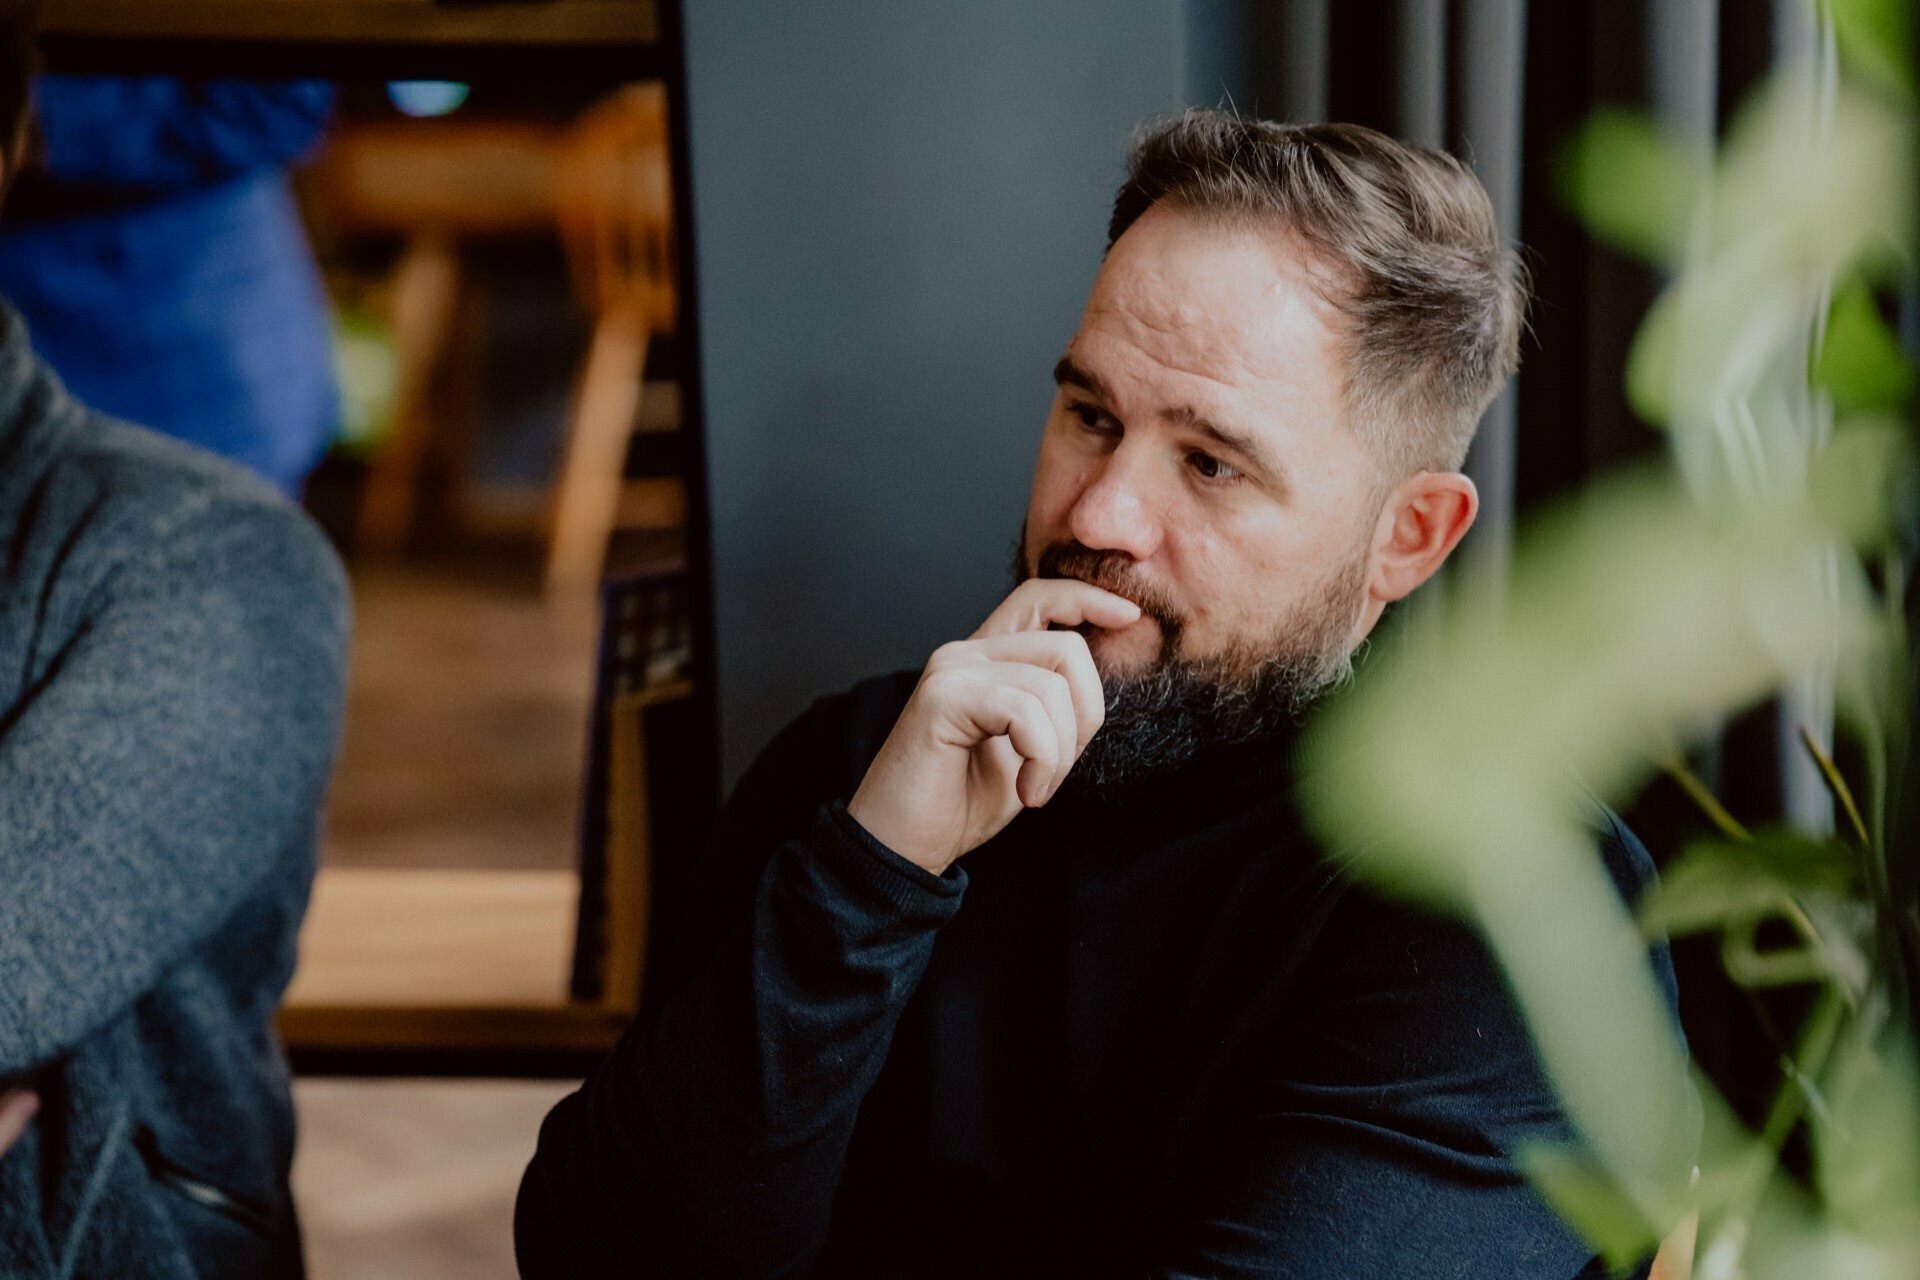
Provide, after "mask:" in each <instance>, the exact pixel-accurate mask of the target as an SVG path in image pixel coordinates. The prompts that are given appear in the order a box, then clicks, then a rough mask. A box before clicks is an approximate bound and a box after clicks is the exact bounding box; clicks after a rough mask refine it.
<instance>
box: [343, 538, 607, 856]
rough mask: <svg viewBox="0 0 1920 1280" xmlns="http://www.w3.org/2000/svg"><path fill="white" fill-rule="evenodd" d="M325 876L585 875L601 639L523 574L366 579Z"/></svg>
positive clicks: (359, 577)
mask: <svg viewBox="0 0 1920 1280" xmlns="http://www.w3.org/2000/svg"><path fill="white" fill-rule="evenodd" d="M353 584H354V609H355V619H354V631H353V667H352V675H351V677H350V682H349V686H348V693H347V725H346V737H345V741H344V743H343V744H342V748H341V754H340V764H339V768H338V770H337V771H336V773H335V775H334V784H333V792H332V797H331V800H330V802H329V806H328V811H327V828H328V830H327V845H326V859H325V863H326V865H327V866H329V867H368V866H377V867H486V868H494V869H519V870H534V869H547V870H565V869H567V868H570V867H572V866H573V865H574V863H573V858H574V840H575V828H576V822H577V815H578V813H579V803H580V777H581V769H582V766H583V761H584V758H585V752H586V716H587V706H588V702H589V700H590V698H591V695H592V680H593V649H594V642H595V637H596V633H597V628H598V619H597V618H596V617H595V608H596V605H595V602H594V601H593V599H591V598H581V597H571V598H554V599H550V598H547V597H545V596H543V595H541V594H540V593H539V591H538V590H537V589H536V587H535V585H534V584H533V583H532V582H531V581H530V580H529V579H528V576H527V574H526V573H525V571H524V569H523V568H520V567H518V566H511V567H503V568H498V569H489V567H488V566H487V565H485V564H475V563H472V562H467V561H463V562H459V563H450V564H445V565H440V566H437V567H410V568H401V567H394V568H367V567H359V566H356V567H355V569H354V571H353Z"/></svg>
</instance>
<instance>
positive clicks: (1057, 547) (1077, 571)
mask: <svg viewBox="0 0 1920 1280" xmlns="http://www.w3.org/2000/svg"><path fill="white" fill-rule="evenodd" d="M1033 575H1034V577H1036V578H1075V579H1078V580H1079V581H1081V582H1085V583H1090V584H1092V585H1093V586H1096V587H1099V588H1100V589H1101V590H1103V591H1111V592H1113V594H1115V595H1117V596H1124V597H1126V598H1127V599H1129V600H1131V601H1133V602H1134V603H1135V604H1137V605H1139V606H1140V612H1141V613H1144V614H1145V615H1147V616H1148V617H1149V618H1152V619H1153V620H1154V621H1155V622H1157V623H1159V624H1160V630H1161V634H1162V635H1163V636H1164V637H1165V638H1166V639H1167V640H1168V641H1174V640H1177V639H1178V637H1179V634H1180V630H1181V627H1182V625H1183V623H1184V621H1185V619H1184V615H1183V614H1182V613H1181V611H1180V609H1179V607H1178V606H1177V605H1175V604H1174V602H1173V600H1172V599H1171V598H1170V597H1168V595H1167V594H1166V592H1164V591H1162V590H1160V588H1158V587H1156V586H1155V585H1154V584H1153V583H1151V582H1149V581H1147V580H1146V578H1145V577H1144V576H1142V574H1141V573H1140V570H1139V568H1138V567H1137V566H1135V564H1134V563H1133V560H1132V558H1131V557H1129V556H1126V555H1123V554H1122V553H1120V552H1118V551H1095V550H1094V549H1093V548H1092V547H1089V546H1087V545H1085V544H1084V543H1081V542H1073V541H1068V542H1054V543H1049V544H1048V545H1047V546H1045V547H1042V548H1041V550H1040V554H1039V555H1038V556H1037V557H1035V564H1034V569H1033Z"/></svg>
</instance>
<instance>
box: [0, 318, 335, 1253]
mask: <svg viewBox="0 0 1920 1280" xmlns="http://www.w3.org/2000/svg"><path fill="white" fill-rule="evenodd" d="M346 609H347V601H346V590H345V581H344V578H343V576H342V574H341V572H340V566H339V562H338V561H337V560H336V559H335V557H334V555H333V553H332V551H331V549H330V548H329V547H328V545H327V542H326V539H325V538H324V537H323V536H322V535H321V534H320V532H319V530H318V529H316V528H315V527H314V525H313V523H312V522H311V521H310V520H308V519H307V518H306V517H305V516H303V515H302V514H301V513H300V511H299V510H298V509H297V508H295V507H293V506H292V505H291V504H289V503H288V502H287V501H285V499H283V498H282V497H280V496H279V495H278V494H276V493H274V492H273V490H272V489H270V488H269V487H268V486H267V485H266V484H265V483H263V482H262V481H260V480H258V479H256V478H255V477H253V476H250V475H248V474H246V473H245V472H243V471H242V470H241V469H240V468H238V467H236V466H233V465H232V464H230V463H226V462H223V461H221V460H220V459H218V458H214V457H211V456H209V455H207V454H205V453H202V452H200V451H198V450H195V449H191V448H189V447H187V446H185V445H182V444H180V443H178V442H176V441H173V440H168V439H165V438H164V437H161V436H159V435H155V434H153V433H152V432H148V431H142V430H139V429H138V428H134V427H130V426H127V425H124V424H122V423H118V422H113V421H111V420H109V419H106V418H104V417H101V416H99V415H97V414H93V413H90V412H88V411H87V410H86V409H84V408H82V407H81V406H79V405H78V404H76V403H74V401H73V400H72V399H71V398H70V397H68V396H67V395H66V394H65V393H64V392H63V391H62V390H61V388H60V386H59V383H58V381H57V380H56V379H55V378H54V377H53V376H52V375H51V374H49V373H48V372H47V371H46V369H45V367H44V366H43V365H41V364H40V363H39V362H38V361H36V360H35V359H34V357H33V355H32V353H31V352H30V351H29V349H28V339H27V335H26V333H25V331H24V330H23V328H22V327H21V324H20V321H19V318H18V317H17V316H15V315H13V314H12V313H11V312H8V311H6V310H5V309H4V308H3V307H0V886H4V890H3V891H0V1086H10V1085H12V1084H15V1083H24V1084H27V1085H29V1086H31V1087H32V1088H33V1089H34V1090H35V1091H36V1092H38V1093H39V1095H40V1097H41V1099H42V1106H41V1111H40V1115H39V1117H38V1118H37V1119H36V1120H35V1122H34V1123H33V1124H32V1125H31V1126H30V1127H29V1128H28V1130H27V1132H26V1134H25V1135H24V1136H23V1137H22V1138H21V1140H20V1141H19V1142H18V1143H16V1144H15V1145H14V1146H13V1147H12V1148H10V1149H9V1150H8V1151H7V1152H6V1153H5V1155H4V1156H0V1276H5V1277H16V1276H18V1277H27V1276H33V1277H53V1278H56V1280H64V1278H66V1277H74V1278H76V1280H78V1278H80V1277H101V1278H104V1277H135V1276H138V1277H143V1278H146V1280H216V1278H218V1280H242V1278H243V1277H244V1278H246V1280H258V1278H261V1277H266V1278H270V1280H293V1278H294V1277H297V1276H298V1275H299V1274H300V1258H299V1244H298V1233H297V1230H296V1228H295V1226H294V1218H293V1211H292V1206H291V1203H290V1196H289V1193H288V1190H287V1177H288V1170H289V1167H290V1165H291V1161H292V1152H293V1107H292V1100H291V1097H290V1094H289V1087H288V1078H287V1070H286V1064H285V1061H284V1060H283V1058H282V1056H281V1053H280V1048H279V1042H278V1040H277V1038H276V1036H275V1033H274V1013H275V1009H276V1006H277V1005H278V1003H279V1000H280V996H281V993H282V992H283V991H284V990H285V989H286V985H287V982H288V980H289V978H290V977H291V975H292V972H293V963H294V943H295V938H296V935H297V932H298V929H299V924H300V918H301V915H302V913H303V911H304V910H305V907H306V902H307V893H308V888H309V885H310V883H311V881H312V876H313V869H314V860H315V855H316V847H317V843H318V830H319V809H320V802H321V798H322V794H323V792H324V789H325V786H326V780H327V775H328V772H329V769H330V767H331V762H332V758H333V753H334V749H335V746H336V742H337V737H338V731H339V717H340V703H341V693H342V685H343V682H344V676H345V668H346V638H347V616H346Z"/></svg>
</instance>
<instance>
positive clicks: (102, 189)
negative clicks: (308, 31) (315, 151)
mask: <svg viewBox="0 0 1920 1280" xmlns="http://www.w3.org/2000/svg"><path fill="white" fill-rule="evenodd" d="M33 99H34V110H33V123H32V142H31V145H30V146H29V148H28V151H27V156H26V159H25V161H24V163H22V164H21V165H20V172H19V174H18V177H17V179H16V181H15V183H14V186H13V191H12V194H11V196H10V197H9V199H8V201H7V207H6V209H5V212H4V213H3V214H0V296H4V297H6V298H7V300H8V301H9V302H11V303H12V304H13V306H14V308H15V309H16V310H17V311H19V312H20V314H21V316H22V317H23V318H24V319H25V320H26V322H27V327H28V329H29V330H30V331H31V332H32V333H33V340H34V348H35V350H36V351H37V352H38V353H39V355H40V356H41V358H42V359H44V360H45V361H46V362H47V363H48V364H50V365H51V366H53V369H54V372H56V373H58V374H59V375H60V379H61V381H62V382H64V383H65V384H66V386H67V389H68V390H70V391H71V392H72V393H73V394H74V395H75V396H76V397H77V398H78V399H79V400H81V401H82V402H83V403H85V404H87V405H89V406H90V407H92V408H94V409H96V410H98V411H100V412H102V413H108V414H112V415H113V416H115V417H117V418H122V419H125V420H126V421H129V422H138V423H140V424H141V425H143V426H147V427H151V428H152V429H154V430H156V431H161V432H164V433H165V434H167V435H170V436H173V437H174V438H176V439H179V440H185V441H188V442H189V443H191V444H197V445H199V446H201V447H202V448H205V449H209V450H211V451H212V452H214V453H217V454H220V455H221V456H222V457H227V458H232V459H233V460H234V461H236V462H240V463H243V464H245V465H246V466H248V467H251V468H252V469H253V470H254V471H256V472H258V473H259V474H261V475H263V476H265V477H266V478H267V479H269V480H271V481H272V482H273V483H274V484H276V485H278V486H280V488H281V489H282V490H283V491H285V492H287V493H289V494H294V495H297V494H298V493H299V490H300V486H301V483H302V482H303V481H304V480H305V478H306V475H307V473H308V472H309V471H310V470H312V468H313V466H314V464H315V463H316V462H318V461H319V458H320V455H321V453H322V452H323V451H324V450H325V449H326V447H327V444H328V442H329V441H330V440H331V439H332V438H333V434H334V431H335V429H336V428H337V427H338V426H339V421H340V405H339V389H338V387H337V385H336V382H335V377H334V367H333V345H332V337H331V331H330V328H329V322H328V311H327V299H326V294H325V291H324V290H323V289H322V287H321V284H320V276H319V272H318V270H317V269H316V267H315V265H314V261H313V251H312V249H311V248H310V247H309V246H308V244H307V239H306V234H305V232H304V230H303V229H302V227H301V224H300V217H299V213H298V212H297V210H296V209H295V207H294V202H293V193H292V191H291V189H290V187H289V185H288V180H287V166H288V165H289V164H290V163H292V162H293V161H294V160H295V159H297V158H298V157H299V156H301V155H302V154H304V153H305V152H307V151H308V150H310V149H311V148H312V147H313V146H314V144H315V143H316V142H317V141H318V139H319V137H320V135H321V133H322V131H323V130H324V128H325V126H326V122H327V119H328V116H329V114H330V112H331V110H332V107H333V88H332V86H331V85H329V84H327V83H325V82H324V81H296V82H290V83H252V82H247V81H238V80H211V81H188V80H180V79H175V78H171V77H165V76H146V77H122V76H66V75H49V76H40V77H38V78H37V80H36V81H35V84H34V88H33Z"/></svg>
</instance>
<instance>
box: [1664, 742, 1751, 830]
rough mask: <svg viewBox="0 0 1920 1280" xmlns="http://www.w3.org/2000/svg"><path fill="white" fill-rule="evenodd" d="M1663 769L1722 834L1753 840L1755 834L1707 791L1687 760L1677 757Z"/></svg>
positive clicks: (1666, 762) (1669, 761) (1670, 760)
mask: <svg viewBox="0 0 1920 1280" xmlns="http://www.w3.org/2000/svg"><path fill="white" fill-rule="evenodd" d="M1661 767H1662V768H1664V769H1665V770H1666V771H1667V774H1668V776H1669V777H1671V778H1672V779H1673V780H1674V781H1675V782H1677V783H1679V784H1680V789H1681V790H1682V791H1684V792H1686V793H1687V796H1688V798H1690V799H1691V800H1692V801H1693V802H1694V804H1696V805H1698V806H1699V807H1700V811H1701V812H1702V813H1704V814H1706V815H1707V818H1708V820H1709V821H1711V822H1712V823H1713V825H1714V826H1716V827H1718V828H1720V831H1721V834H1723V835H1728V836H1732V837H1733V838H1734V839H1735V840H1751V839H1753V833H1752V832H1751V831H1748V830H1747V829H1746V828H1745V827H1743V826H1741V825H1740V820H1739V819H1738V818H1736V817H1734V816H1733V815H1732V814H1731V813H1729V812H1727V807H1726V806H1725V805H1723V804H1721V803H1720V800H1719V798H1718V797H1717V796H1715V795H1714V794H1713V792H1711V791H1709V790H1708V789H1707V784H1706V783H1704V782H1702V781H1700V779H1699V777H1698V776H1697V775H1696V774H1695V773H1694V772H1693V770H1692V769H1690V768H1688V767H1687V762H1686V761H1685V760H1683V759H1681V758H1680V757H1679V756H1677V755H1676V756H1673V757H1670V758H1669V759H1667V760H1666V761H1665V762H1663V764H1662V766H1661Z"/></svg>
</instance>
